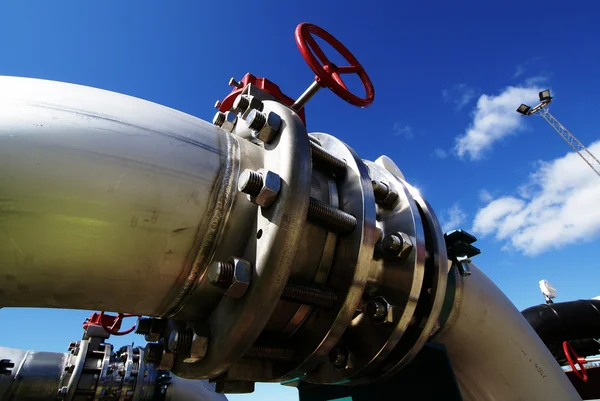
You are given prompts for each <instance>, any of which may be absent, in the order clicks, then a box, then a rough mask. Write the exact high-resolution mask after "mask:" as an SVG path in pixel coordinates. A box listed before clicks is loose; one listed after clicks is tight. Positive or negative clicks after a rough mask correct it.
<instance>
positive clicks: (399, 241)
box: [381, 232, 413, 257]
mask: <svg viewBox="0 0 600 401" xmlns="http://www.w3.org/2000/svg"><path fill="white" fill-rule="evenodd" d="M381 245H382V247H383V250H384V252H385V253H386V254H388V255H392V256H398V257H406V256H408V254H409V253H410V251H411V250H412V248H413V243H412V240H411V239H410V237H409V236H408V235H407V234H405V233H403V232H397V233H392V234H388V235H386V236H385V237H384V238H383V241H382V244H381Z"/></svg>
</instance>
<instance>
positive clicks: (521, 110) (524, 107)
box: [517, 104, 531, 116]
mask: <svg viewBox="0 0 600 401" xmlns="http://www.w3.org/2000/svg"><path fill="white" fill-rule="evenodd" d="M529 110H531V106H527V105H526V104H522V105H520V106H519V108H518V109H517V112H518V113H521V114H523V115H524V116H526V115H527V113H529Z"/></svg>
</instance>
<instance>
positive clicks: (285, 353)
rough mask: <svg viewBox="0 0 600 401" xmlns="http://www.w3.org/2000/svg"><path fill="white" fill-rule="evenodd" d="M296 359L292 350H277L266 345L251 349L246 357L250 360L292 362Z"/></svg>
mask: <svg viewBox="0 0 600 401" xmlns="http://www.w3.org/2000/svg"><path fill="white" fill-rule="evenodd" d="M293 357H294V350H293V349H292V348H277V347H268V346H264V345H255V346H253V347H251V348H250V349H249V350H248V352H246V354H245V355H244V358H248V359H272V360H276V361H291V360H292V359H293Z"/></svg>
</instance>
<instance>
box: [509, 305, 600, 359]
mask: <svg viewBox="0 0 600 401" xmlns="http://www.w3.org/2000/svg"><path fill="white" fill-rule="evenodd" d="M521 313H522V314H523V316H524V317H525V319H527V321H528V322H529V324H530V325H531V327H533V329H534V330H535V331H536V333H537V334H538V335H539V336H540V338H541V339H542V341H543V342H544V343H545V344H546V346H547V347H548V349H550V351H551V352H552V354H553V355H554V357H555V358H556V359H557V360H558V361H559V362H565V361H566V358H565V355H564V352H563V349H562V343H563V341H569V342H570V343H571V345H572V346H573V347H574V348H575V351H576V352H577V354H578V355H579V356H589V355H596V354H597V353H598V352H599V350H600V349H599V347H600V344H598V342H597V341H595V340H594V339H595V338H599V337H600V300H597V299H580V300H578V301H570V302H559V303H553V304H542V305H536V306H532V307H529V308H527V309H525V310H523V311H522V312H521Z"/></svg>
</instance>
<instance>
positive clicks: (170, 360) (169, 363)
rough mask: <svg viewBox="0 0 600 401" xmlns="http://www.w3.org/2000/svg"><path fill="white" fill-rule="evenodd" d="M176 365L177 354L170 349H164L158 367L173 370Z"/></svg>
mask: <svg viewBox="0 0 600 401" xmlns="http://www.w3.org/2000/svg"><path fill="white" fill-rule="evenodd" d="M173 365H175V354H174V353H172V352H169V351H164V352H163V354H162V357H161V358H160V363H159V364H158V368H159V369H162V370H171V369H173Z"/></svg>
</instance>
